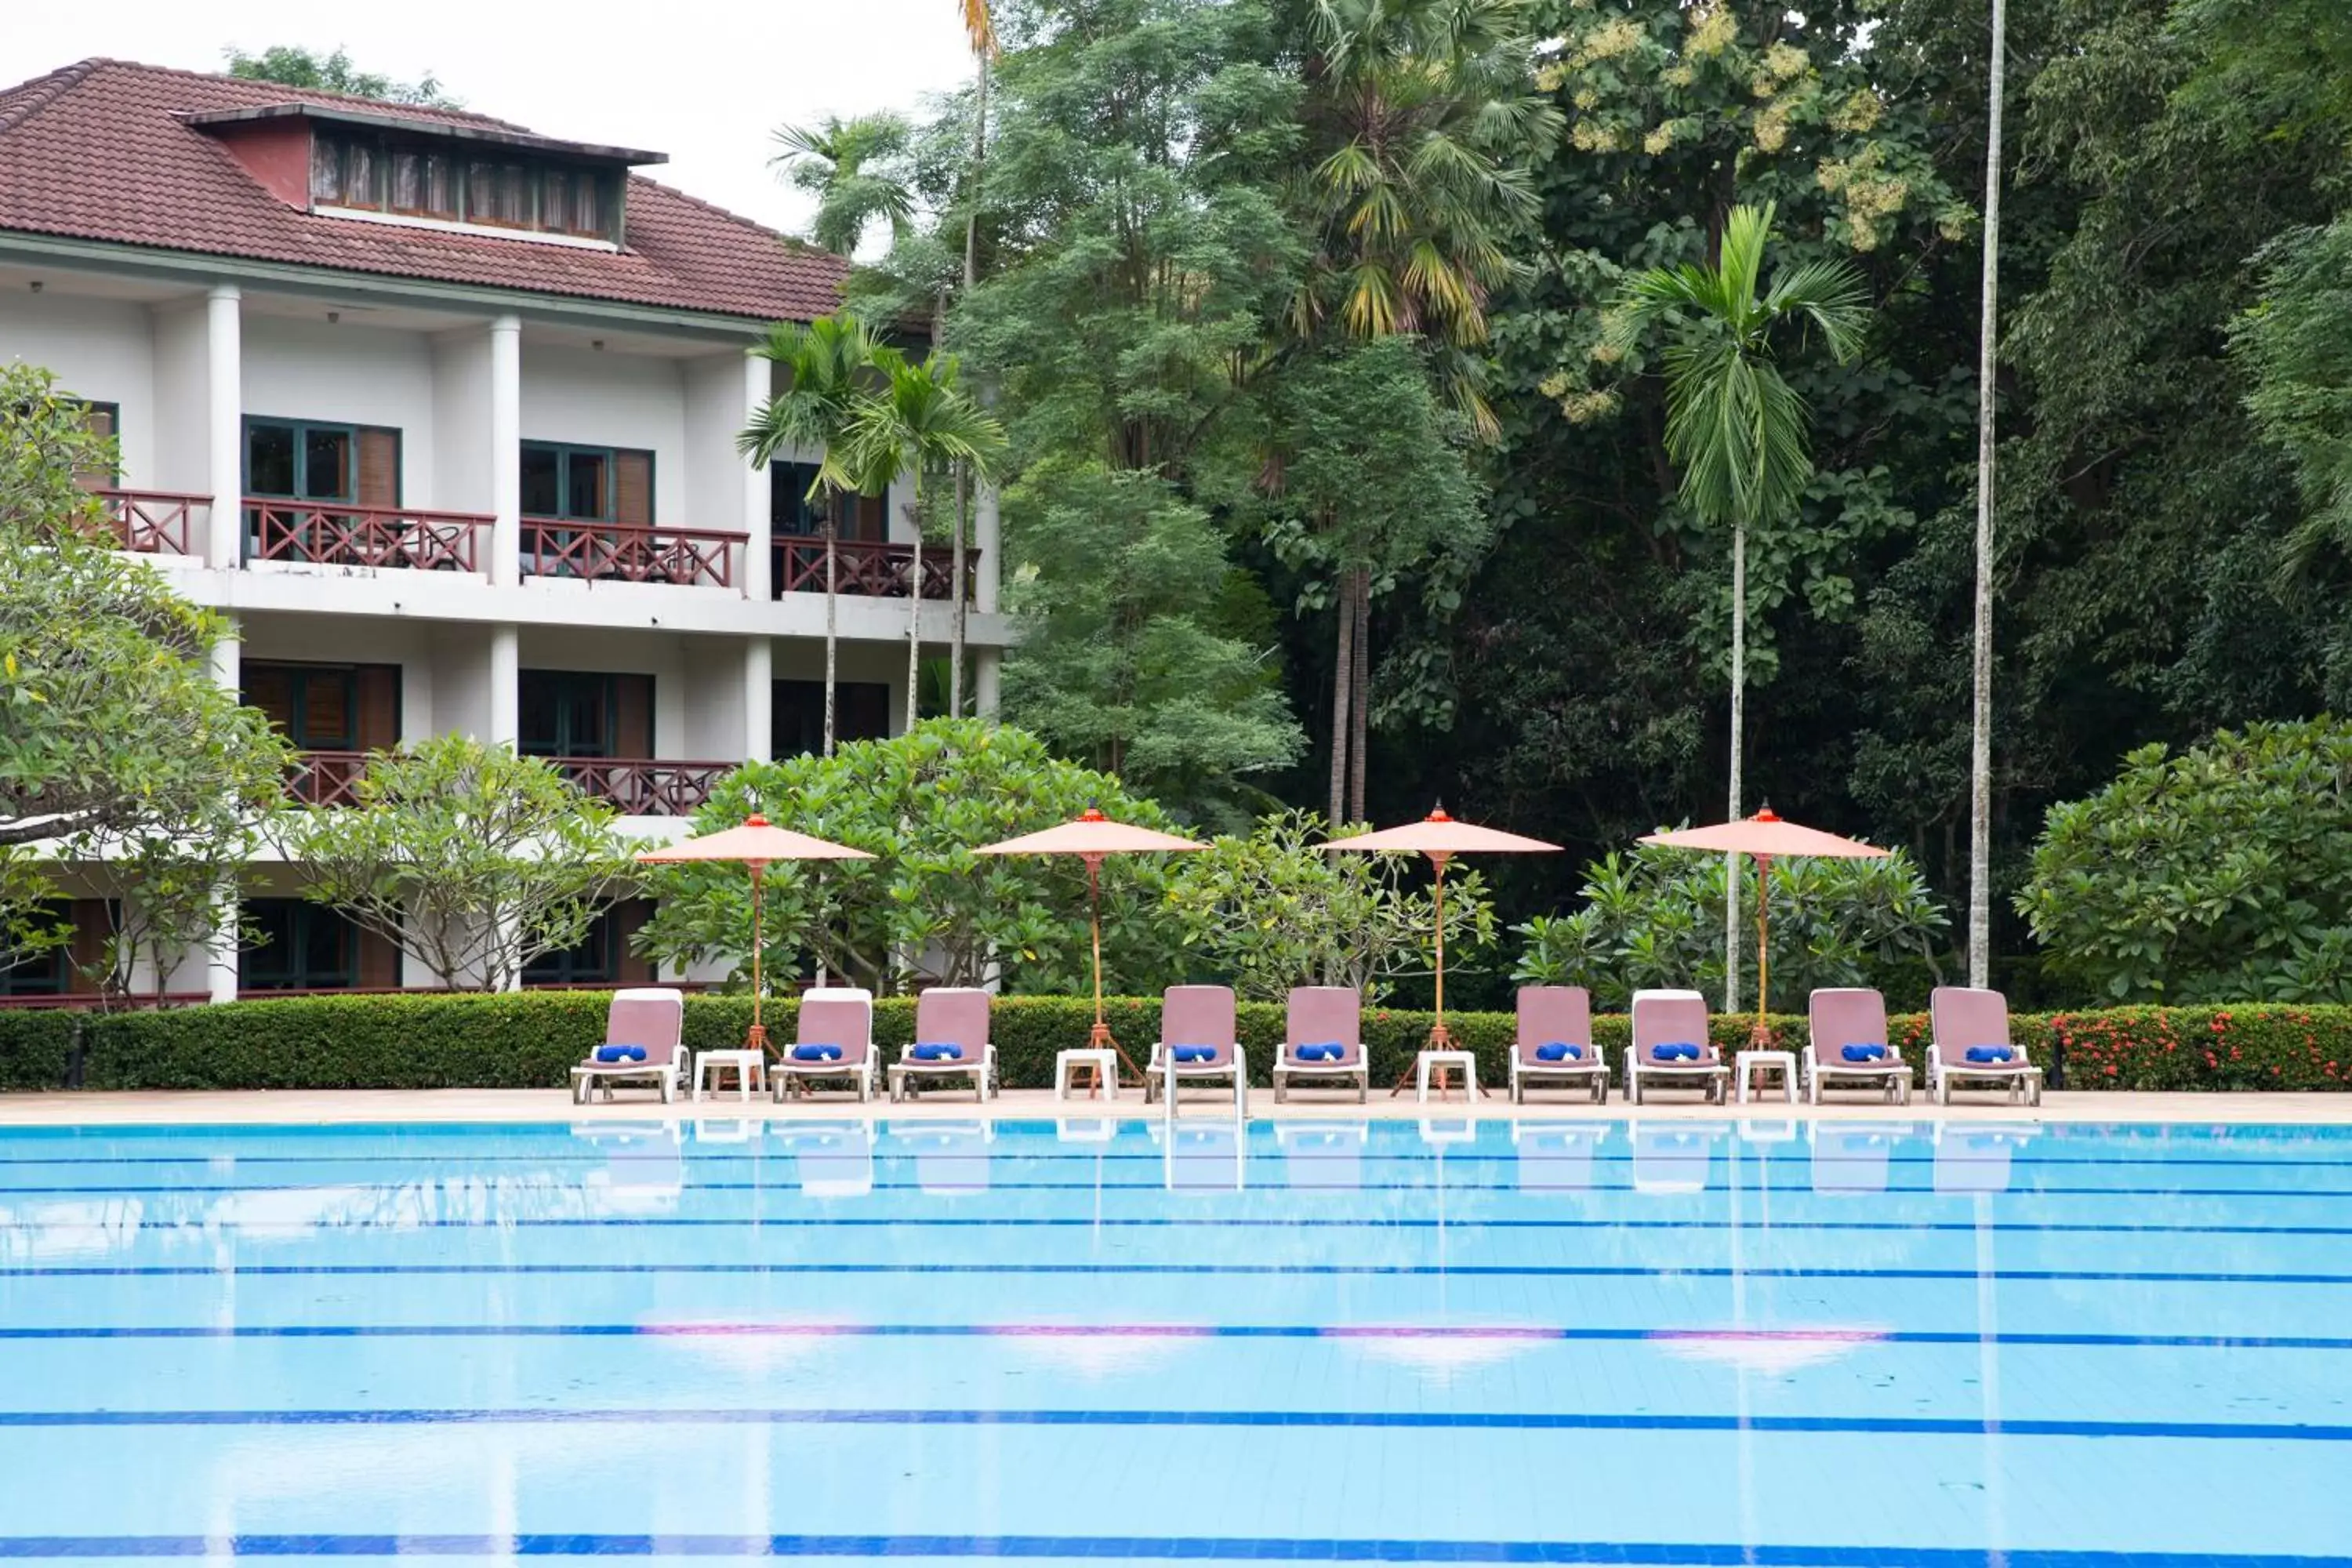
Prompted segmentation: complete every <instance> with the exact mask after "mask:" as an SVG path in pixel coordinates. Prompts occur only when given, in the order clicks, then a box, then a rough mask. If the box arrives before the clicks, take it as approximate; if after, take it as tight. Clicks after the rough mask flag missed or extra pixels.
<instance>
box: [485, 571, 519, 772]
mask: <svg viewBox="0 0 2352 1568" xmlns="http://www.w3.org/2000/svg"><path fill="white" fill-rule="evenodd" d="M507 560H508V563H509V565H511V564H512V563H513V561H514V557H513V556H511V555H509V556H508V557H507ZM521 687H522V635H521V633H520V632H519V631H517V630H516V629H515V628H514V627H512V626H492V627H491V628H490V701H489V714H490V732H489V733H488V735H486V736H484V737H483V739H485V740H486V741H488V742H489V743H490V744H491V745H494V746H499V745H505V746H514V745H519V744H520V742H521V741H522V691H521Z"/></svg>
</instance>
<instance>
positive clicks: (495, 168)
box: [310, 131, 620, 243]
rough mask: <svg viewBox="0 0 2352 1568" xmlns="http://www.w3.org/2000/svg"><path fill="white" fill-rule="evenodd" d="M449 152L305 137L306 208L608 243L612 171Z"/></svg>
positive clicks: (337, 135)
mask: <svg viewBox="0 0 2352 1568" xmlns="http://www.w3.org/2000/svg"><path fill="white" fill-rule="evenodd" d="M449 146H450V144H449V143H447V142H441V143H436V142H434V141H433V140H432V139H431V138H430V137H424V138H419V137H415V136H404V135H401V134H399V133H392V134H388V135H373V134H369V133H365V132H348V131H347V132H332V133H330V132H314V133H313V134H312V136H311V140H310V202H311V205H314V206H322V207H351V208H356V209H358V210H360V211H362V212H390V213H396V214H399V215H400V216H404V217H425V218H435V219H437V220H439V221H441V222H444V223H469V224H482V225H486V226H492V227H497V228H518V229H526V230H537V231H539V232H541V233H547V234H562V235H571V236H574V237H579V238H583V239H601V240H606V241H611V242H615V243H617V242H618V240H619V237H620V236H619V235H618V233H617V232H616V231H617V229H618V228H619V224H618V222H617V221H615V220H617V219H618V217H619V216H620V202H619V199H618V196H617V194H616V192H617V187H616V186H615V185H614V173H613V171H611V170H607V169H594V168H583V167H580V166H577V165H575V164H572V163H551V162H540V161H535V160H534V161H530V162H514V163H509V162H503V161H501V160H499V159H497V158H494V157H488V158H486V157H477V156H468V155H467V153H466V152H463V151H459V152H456V153H452V152H451V151H448V150H447V149H448V148H449ZM436 149H437V150H436Z"/></svg>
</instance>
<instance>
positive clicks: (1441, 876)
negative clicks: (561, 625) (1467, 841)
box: [1429, 855, 1453, 1051]
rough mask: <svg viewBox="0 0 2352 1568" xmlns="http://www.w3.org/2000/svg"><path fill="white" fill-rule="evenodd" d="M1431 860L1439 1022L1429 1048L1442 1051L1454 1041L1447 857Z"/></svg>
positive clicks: (1432, 1030) (1434, 1027)
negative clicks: (1448, 987) (1448, 988)
mask: <svg viewBox="0 0 2352 1568" xmlns="http://www.w3.org/2000/svg"><path fill="white" fill-rule="evenodd" d="M1430 862H1431V863H1432V864H1433V865H1434V866H1435V867H1436V868H1437V890H1436V900H1437V1022H1435V1023H1434V1024H1432V1025H1431V1026H1429V1047H1430V1049H1432V1050H1436V1051H1442V1050H1444V1049H1446V1048H1447V1047H1449V1046H1450V1045H1451V1043H1452V1041H1453V1037H1452V1036H1450V1035H1448V1034H1447V1033H1446V1032H1445V857H1444V856H1443V855H1432V856H1431V857H1430Z"/></svg>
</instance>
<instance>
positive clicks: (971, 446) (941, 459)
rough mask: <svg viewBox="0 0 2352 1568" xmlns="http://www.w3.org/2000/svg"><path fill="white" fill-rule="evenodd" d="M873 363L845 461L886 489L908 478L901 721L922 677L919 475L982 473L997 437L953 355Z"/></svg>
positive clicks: (910, 713) (911, 715)
mask: <svg viewBox="0 0 2352 1568" xmlns="http://www.w3.org/2000/svg"><path fill="white" fill-rule="evenodd" d="M875 363H876V364H877V367H878V368H880V369H881V371H882V372H883V373H884V374H885V375H886V377H887V381H886V382H885V384H883V385H882V387H881V388H880V389H879V390H878V391H877V392H875V393H874V394H872V395H868V396H864V397H860V398H859V399H858V400H857V402H856V406H855V407H854V409H853V410H852V412H851V415H850V425H849V430H848V434H847V437H846V439H845V442H844V448H845V467H846V468H848V470H849V471H850V472H851V473H852V474H853V475H855V476H856V479H858V480H859V481H860V482H859V487H858V488H859V489H866V490H875V489H887V488H888V486H889V484H890V481H891V480H892V479H895V478H896V477H897V476H898V475H899V474H906V475H908V477H909V479H910V480H911V482H912V483H913V486H914V491H915V495H914V513H915V557H914V562H913V564H912V567H911V570H910V573H909V575H908V595H907V722H908V724H909V725H911V724H913V723H914V721H915V719H916V711H915V709H916V693H917V692H918V691H919V689H920V682H921V678H922V648H923V641H922V610H923V475H924V474H925V473H926V472H927V471H928V470H929V469H932V468H941V467H945V466H947V465H949V464H954V463H961V464H963V465H965V466H966V467H968V468H971V471H972V472H973V473H975V474H977V475H979V476H980V477H981V478H982V479H986V478H987V477H988V475H989V473H990V472H991V471H992V466H993V464H994V461H995V458H996V454H997V452H998V451H999V450H1001V449H1002V448H1003V445H1004V432H1003V428H1002V427H1000V426H998V424H997V423H996V421H995V420H994V419H992V418H991V417H990V416H988V414H987V413H986V412H985V411H984V410H982V407H981V406H980V405H979V404H978V403H976V402H974V401H973V400H972V399H971V397H970V396H968V395H965V393H964V392H963V391H962V389H961V388H960V387H958V386H957V385H956V375H957V367H956V360H955V356H954V355H952V354H933V355H931V356H930V357H929V358H928V359H923V360H909V359H908V358H907V357H906V356H905V355H904V354H901V353H898V351H897V350H895V349H884V350H882V351H880V353H878V354H877V356H876V360H875Z"/></svg>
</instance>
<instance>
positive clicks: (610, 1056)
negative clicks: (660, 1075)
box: [596, 1046, 646, 1067]
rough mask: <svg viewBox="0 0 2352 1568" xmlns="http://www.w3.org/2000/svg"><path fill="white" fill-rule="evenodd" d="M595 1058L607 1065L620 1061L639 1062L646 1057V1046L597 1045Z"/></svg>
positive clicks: (614, 1064) (617, 1063) (615, 1064)
mask: <svg viewBox="0 0 2352 1568" xmlns="http://www.w3.org/2000/svg"><path fill="white" fill-rule="evenodd" d="M596 1059H597V1061H598V1062H600V1063H602V1064H604V1066H607V1067H614V1066H617V1065H619V1064H620V1063H622V1062H641V1061H643V1060H645V1059H646V1048H645V1047H643V1046H598V1047H596Z"/></svg>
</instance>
